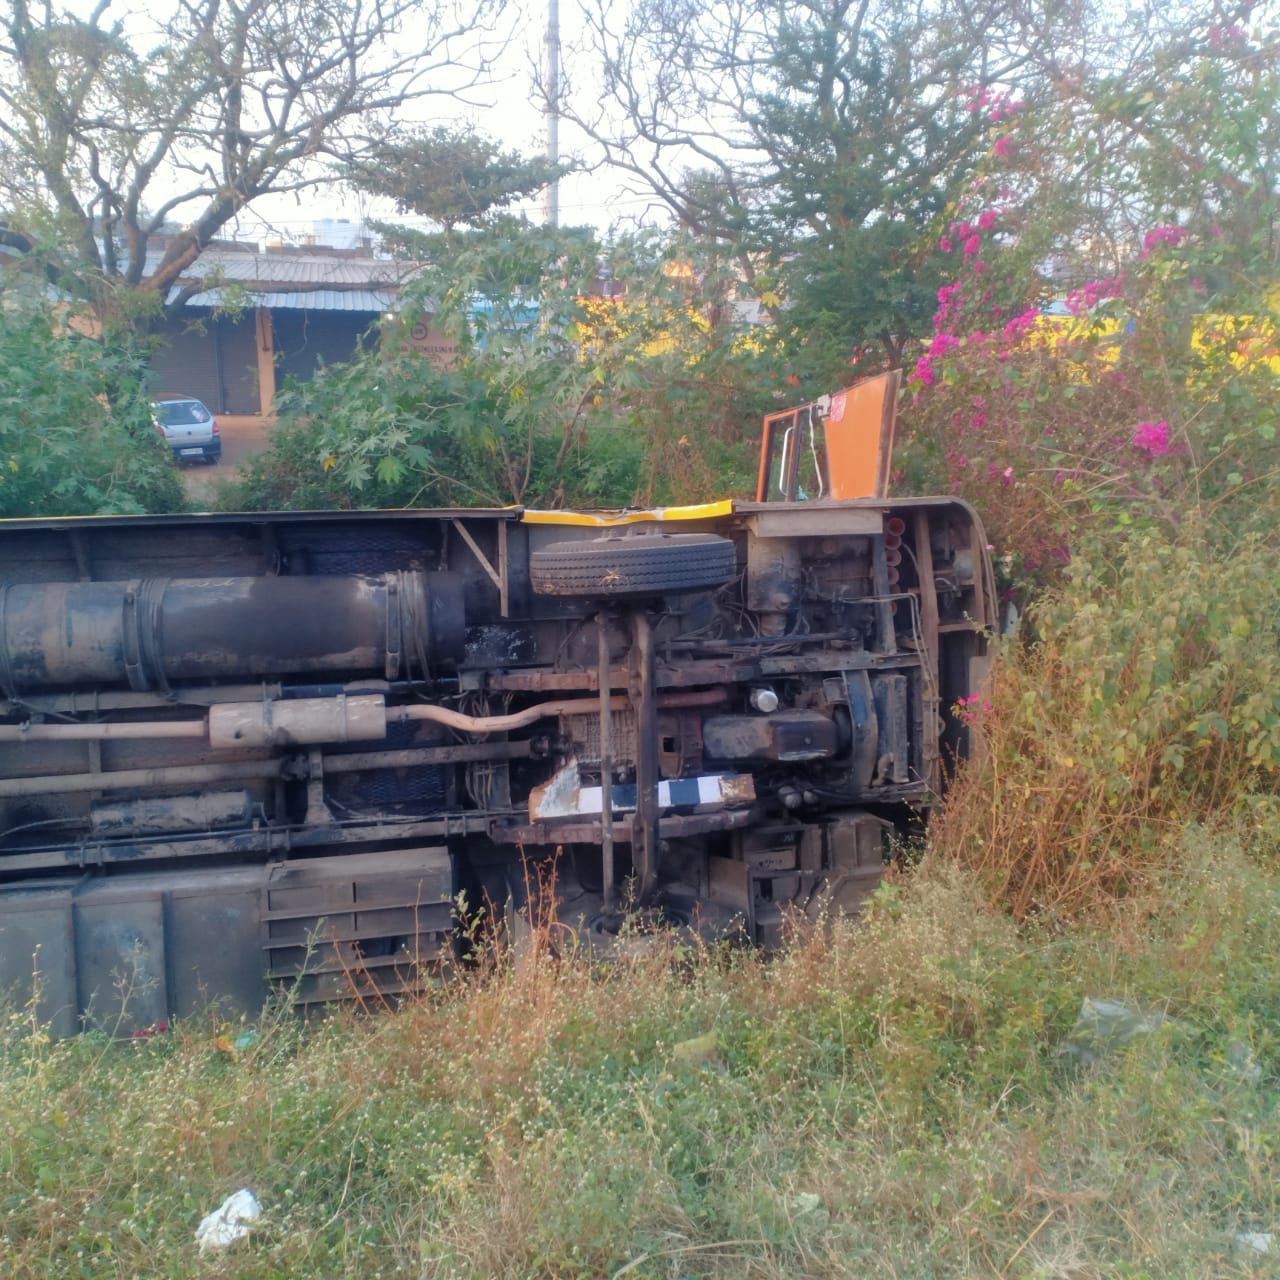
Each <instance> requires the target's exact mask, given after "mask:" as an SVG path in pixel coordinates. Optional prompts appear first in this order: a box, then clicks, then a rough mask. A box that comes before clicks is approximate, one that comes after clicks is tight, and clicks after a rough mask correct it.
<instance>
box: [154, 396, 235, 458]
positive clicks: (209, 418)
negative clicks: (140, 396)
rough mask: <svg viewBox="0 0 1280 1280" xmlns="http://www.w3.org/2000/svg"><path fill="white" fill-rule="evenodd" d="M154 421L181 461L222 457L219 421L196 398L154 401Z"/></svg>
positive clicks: (174, 397)
mask: <svg viewBox="0 0 1280 1280" xmlns="http://www.w3.org/2000/svg"><path fill="white" fill-rule="evenodd" d="M151 420H152V421H153V422H154V423H155V424H156V431H157V432H159V434H160V435H161V436H163V437H164V439H165V441H166V442H167V443H168V445H169V447H170V448H171V449H172V450H173V456H174V457H175V458H176V459H177V460H178V461H179V462H187V461H194V460H195V459H196V458H202V459H204V461H205V462H208V463H214V462H217V461H218V459H219V458H220V457H222V436H221V435H220V434H219V431H218V420H217V418H215V417H214V416H213V414H212V413H211V412H210V410H209V409H208V407H207V406H206V405H205V404H204V403H203V402H202V401H200V400H197V399H195V397H194V396H160V397H158V398H157V399H155V400H153V401H152V402H151Z"/></svg>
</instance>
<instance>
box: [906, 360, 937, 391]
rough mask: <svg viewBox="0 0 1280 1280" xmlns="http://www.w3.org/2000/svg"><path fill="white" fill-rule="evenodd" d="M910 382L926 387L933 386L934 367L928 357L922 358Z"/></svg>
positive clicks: (917, 363) (913, 371)
mask: <svg viewBox="0 0 1280 1280" xmlns="http://www.w3.org/2000/svg"><path fill="white" fill-rule="evenodd" d="M908 381H910V382H919V383H923V384H924V386H926V387H931V386H933V365H932V364H930V363H929V357H928V356H921V357H920V359H919V360H918V361H917V362H916V367H915V369H913V370H912V373H911V377H910V378H909V379H908Z"/></svg>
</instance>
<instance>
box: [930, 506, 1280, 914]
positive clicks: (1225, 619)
mask: <svg viewBox="0 0 1280 1280" xmlns="http://www.w3.org/2000/svg"><path fill="white" fill-rule="evenodd" d="M1090 550H1091V552H1092V554H1090V555H1084V556H1080V557H1077V559H1076V560H1075V561H1074V562H1073V565H1072V568H1071V570H1070V572H1069V574H1068V575H1067V577H1066V580H1065V582H1064V583H1063V585H1062V586H1061V587H1060V588H1059V589H1058V590H1057V591H1056V592H1055V593H1054V594H1052V595H1050V596H1049V597H1047V598H1046V599H1045V600H1044V601H1043V602H1042V603H1041V604H1040V606H1039V607H1038V609H1037V610H1036V611H1035V612H1034V613H1033V619H1032V620H1033V627H1034V639H1033V640H1032V641H1031V642H1030V643H1029V644H1028V645H1027V646H1026V648H1025V649H1021V650H1019V649H1016V648H1011V650H1010V651H1008V652H1006V653H1005V654H1004V655H1003V656H1002V660H1001V661H1000V662H999V664H998V665H997V668H996V672H995V675H994V677H993V680H992V687H991V691H990V696H989V698H987V699H984V701H982V702H978V703H971V704H969V705H968V706H966V707H965V708H962V709H961V710H962V713H963V714H965V715H966V716H967V717H968V718H969V720H970V721H971V728H972V730H973V733H974V735H975V739H976V743H977V751H976V753H975V757H976V758H975V760H974V761H973V762H972V763H971V764H969V765H968V766H966V767H965V768H963V769H962V770H961V772H960V776H959V778H958V780H957V786H956V788H955V790H954V791H953V793H952V795H951V797H950V799H949V802H948V804H947V806H946V810H945V812H944V813H943V814H942V815H941V818H940V820H939V821H938V822H937V823H936V824H935V826H934V828H933V833H932V848H933V849H934V850H935V851H936V853H937V855H938V856H942V857H947V858H955V859H957V860H959V861H960V862H961V863H962V864H964V865H965V866H967V867H970V868H972V869H973V870H974V872H975V873H976V874H977V875H978V876H979V877H980V878H981V880H982V882H983V883H984V885H985V886H986V887H987V890H988V892H989V894H990V896H991V898H992V900H996V901H1000V902H1003V903H1005V904H1007V905H1008V907H1009V908H1010V909H1011V910H1012V911H1013V913H1014V914H1015V916H1017V917H1018V918H1026V917H1027V916H1028V915H1031V914H1032V913H1048V914H1050V915H1054V916H1058V917H1062V916H1069V915H1072V914H1075V913H1077V912H1079V911H1081V910H1086V909H1089V908H1093V907H1098V906H1105V905H1107V904H1110V903H1112V902H1114V901H1115V900H1116V899H1117V898H1120V897H1123V896H1124V895H1126V894H1129V893H1132V892H1134V891H1135V890H1136V889H1137V888H1138V887H1140V886H1141V885H1142V883H1143V881H1144V877H1145V876H1146V875H1147V874H1148V873H1149V872H1150V871H1151V870H1152V869H1153V868H1155V867H1158V866H1160V865H1163V864H1165V863H1166V862H1168V861H1169V860H1170V859H1171V858H1176V857H1177V856H1178V851H1179V850H1180V848H1181V839H1182V833H1183V831H1184V830H1185V829H1186V827H1187V825H1188V824H1190V823H1193V822H1194V823H1204V824H1207V825H1209V826H1210V827H1213V826H1216V825H1219V824H1227V825H1232V824H1237V823H1243V824H1244V826H1245V827H1246V828H1247V829H1249V830H1252V831H1256V832H1257V833H1258V835H1259V837H1260V838H1261V837H1265V838H1268V839H1270V840H1272V841H1274V840H1275V838H1276V836H1277V833H1278V832H1280V808H1278V807H1277V785H1278V784H1280V590H1278V589H1277V584H1276V571H1275V564H1276V560H1275V556H1276V549H1275V546H1274V539H1270V538H1263V537H1261V536H1258V535H1250V536H1246V537H1243V538H1241V539H1239V540H1236V541H1233V542H1231V543H1229V544H1228V545H1225V546H1224V545H1223V544H1222V543H1221V542H1216V543H1215V542H1213V541H1211V540H1210V538H1209V536H1208V532H1207V530H1206V529H1205V528H1204V526H1202V525H1201V524H1200V523H1198V522H1197V521H1194V520H1189V521H1187V523H1186V524H1185V525H1184V526H1183V527H1182V528H1180V529H1178V530H1176V531H1175V532H1173V533H1164V532H1161V531H1159V530H1155V529H1151V530H1147V531H1144V532H1139V533H1134V534H1132V535H1131V536H1129V537H1128V538H1125V539H1121V538H1118V537H1116V538H1113V539H1112V540H1111V541H1110V542H1108V543H1104V544H1102V545H1100V546H1094V547H1093V548H1090Z"/></svg>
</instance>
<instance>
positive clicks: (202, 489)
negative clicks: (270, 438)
mask: <svg viewBox="0 0 1280 1280" xmlns="http://www.w3.org/2000/svg"><path fill="white" fill-rule="evenodd" d="M218 428H219V430H220V431H221V432H222V460H221V461H220V462H219V463H218V464H217V465H216V466H212V467H211V466H209V465H208V464H207V463H205V462H201V461H197V462H195V463H189V464H184V465H183V467H182V483H183V486H184V487H185V489H186V491H187V496H188V497H190V498H191V499H192V500H193V501H206V502H208V503H209V505H210V506H212V505H213V498H214V496H215V495H216V494H217V491H218V489H219V488H220V487H221V486H222V484H223V483H224V482H225V481H227V480H230V479H233V478H234V476H235V474H236V472H237V470H238V469H239V467H240V464H241V463H243V462H245V461H247V460H248V459H249V458H251V457H252V456H253V455H254V454H255V453H257V452H259V451H260V450H261V449H263V448H265V447H266V443H267V433H268V431H270V429H271V420H270V419H269V418H257V417H254V418H250V417H237V416H233V415H231V414H222V413H220V414H218Z"/></svg>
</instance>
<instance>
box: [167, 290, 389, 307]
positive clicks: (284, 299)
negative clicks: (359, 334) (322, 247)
mask: <svg viewBox="0 0 1280 1280" xmlns="http://www.w3.org/2000/svg"><path fill="white" fill-rule="evenodd" d="M177 295H178V290H177V289H170V290H169V297H168V301H170V302H172V301H173V300H174V298H176V297H177ZM228 300H229V299H228V296H227V290H225V289H204V290H202V291H201V292H200V293H197V294H196V295H195V296H194V297H192V298H190V299H188V303H187V305H188V306H192V307H219V306H223V305H225V304H226V303H227V301H228ZM231 300H232V301H240V302H244V301H246V300H247V301H248V302H249V303H251V304H254V305H256V306H260V307H271V308H274V309H279V310H285V311H366V312H376V311H390V310H392V309H393V308H394V307H395V304H396V294H395V290H394V289H302V290H289V289H281V290H277V289H237V290H236V291H235V293H234V295H233V297H232V299H231Z"/></svg>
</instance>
